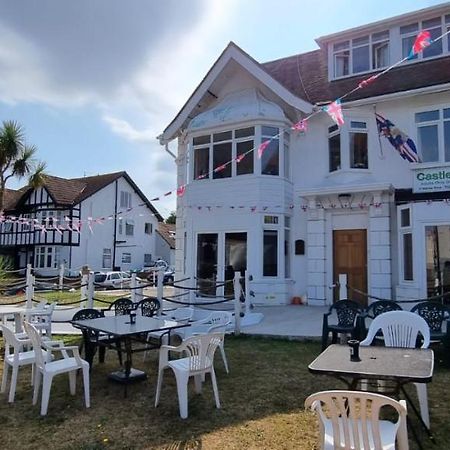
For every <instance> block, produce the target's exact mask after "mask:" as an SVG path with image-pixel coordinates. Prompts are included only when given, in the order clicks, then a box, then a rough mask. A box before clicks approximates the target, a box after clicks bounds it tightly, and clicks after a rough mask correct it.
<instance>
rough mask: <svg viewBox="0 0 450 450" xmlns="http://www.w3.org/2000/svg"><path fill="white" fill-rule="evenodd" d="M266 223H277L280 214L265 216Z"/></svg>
mask: <svg viewBox="0 0 450 450" xmlns="http://www.w3.org/2000/svg"><path fill="white" fill-rule="evenodd" d="M264 223H269V224H275V225H276V224H277V223H278V216H264Z"/></svg>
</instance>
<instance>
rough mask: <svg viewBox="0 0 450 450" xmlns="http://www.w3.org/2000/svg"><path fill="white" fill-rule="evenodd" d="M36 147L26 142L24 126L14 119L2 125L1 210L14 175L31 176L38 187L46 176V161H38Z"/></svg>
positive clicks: (31, 182)
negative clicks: (8, 184) (35, 157)
mask: <svg viewBox="0 0 450 450" xmlns="http://www.w3.org/2000/svg"><path fill="white" fill-rule="evenodd" d="M35 153H36V147H35V146H34V145H31V146H30V145H26V144H25V135H24V131H23V128H22V126H21V125H20V124H18V123H17V122H14V121H12V120H6V121H3V123H2V126H1V127H0V212H2V211H3V208H4V197H5V189H6V183H7V182H8V180H9V179H10V178H12V177H17V178H22V177H24V176H26V175H28V176H29V179H28V183H29V184H30V185H31V186H33V187H37V186H39V185H41V184H42V183H43V180H44V177H45V163H43V162H39V161H36V160H35V159H34V155H35Z"/></svg>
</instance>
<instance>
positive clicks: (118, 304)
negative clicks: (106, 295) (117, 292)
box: [109, 298, 134, 316]
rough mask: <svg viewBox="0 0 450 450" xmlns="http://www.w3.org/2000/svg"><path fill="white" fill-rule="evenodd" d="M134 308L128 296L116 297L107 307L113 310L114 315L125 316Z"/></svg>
mask: <svg viewBox="0 0 450 450" xmlns="http://www.w3.org/2000/svg"><path fill="white" fill-rule="evenodd" d="M133 308H134V304H133V302H132V301H131V300H130V299H129V298H118V299H117V300H116V301H115V302H113V303H111V306H110V307H109V309H113V310H114V314H115V315H116V316H125V315H126V314H130V311H132V310H133Z"/></svg>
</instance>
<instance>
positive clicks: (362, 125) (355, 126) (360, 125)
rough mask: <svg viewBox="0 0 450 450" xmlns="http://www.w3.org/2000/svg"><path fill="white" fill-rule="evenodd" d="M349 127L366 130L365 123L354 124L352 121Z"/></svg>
mask: <svg viewBox="0 0 450 450" xmlns="http://www.w3.org/2000/svg"><path fill="white" fill-rule="evenodd" d="M350 126H351V127H352V128H361V129H364V130H365V129H366V128H367V124H366V122H355V121H353V120H352V121H351V122H350Z"/></svg>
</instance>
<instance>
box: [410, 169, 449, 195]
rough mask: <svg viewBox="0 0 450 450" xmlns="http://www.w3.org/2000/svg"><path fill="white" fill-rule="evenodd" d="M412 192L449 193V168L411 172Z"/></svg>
mask: <svg viewBox="0 0 450 450" xmlns="http://www.w3.org/2000/svg"><path fill="white" fill-rule="evenodd" d="M413 174H414V180H413V192H414V193H419V192H441V191H450V166H447V167H442V166H441V167H430V168H427V169H415V170H413Z"/></svg>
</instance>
